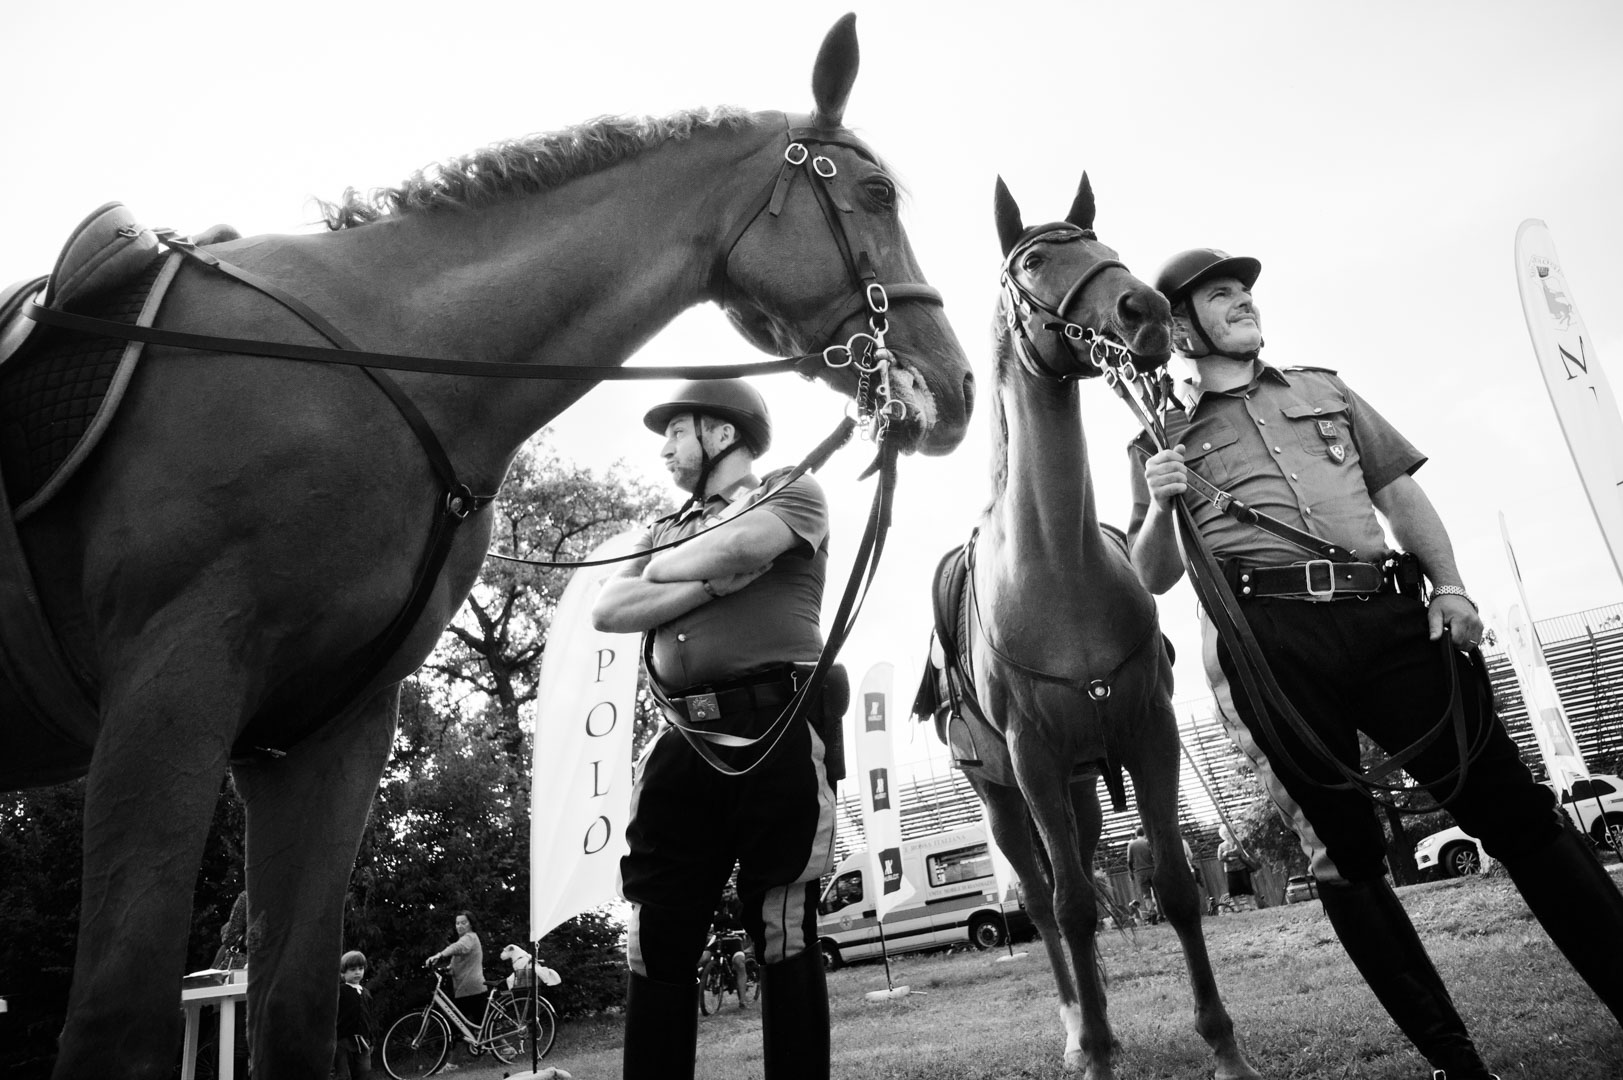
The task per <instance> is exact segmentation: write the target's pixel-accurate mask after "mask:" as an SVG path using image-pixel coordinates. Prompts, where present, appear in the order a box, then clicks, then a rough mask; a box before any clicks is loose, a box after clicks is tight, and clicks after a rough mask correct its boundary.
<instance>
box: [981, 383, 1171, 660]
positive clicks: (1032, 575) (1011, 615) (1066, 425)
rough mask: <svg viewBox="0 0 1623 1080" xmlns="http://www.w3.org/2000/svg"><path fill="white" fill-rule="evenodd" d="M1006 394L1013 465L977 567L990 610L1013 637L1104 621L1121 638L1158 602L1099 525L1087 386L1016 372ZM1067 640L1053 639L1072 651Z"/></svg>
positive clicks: (1003, 387)
mask: <svg viewBox="0 0 1623 1080" xmlns="http://www.w3.org/2000/svg"><path fill="white" fill-rule="evenodd" d="M1000 388H1001V391H1002V394H1001V396H1002V399H1003V400H1002V404H1003V408H1004V415H1005V420H1006V423H1007V427H1008V442H1007V446H1006V447H1005V450H1006V453H1007V468H1006V470H1005V475H1004V478H1003V481H1002V484H1001V491H1000V492H999V493H998V494H997V495H996V496H995V497H994V501H993V503H992V505H991V507H990V508H989V509H988V512H987V520H986V521H985V523H984V524H983V528H982V532H983V535H984V536H985V537H986V541H987V544H988V545H989V548H990V551H989V552H988V556H989V557H983V558H982V559H981V560H980V562H978V563H977V565H978V566H981V567H984V568H985V570H986V571H989V573H988V575H987V578H986V579H985V580H984V581H982V582H981V584H982V586H983V587H984V588H985V589H986V590H987V591H988V593H989V594H990V601H989V603H990V606H991V607H992V608H993V609H994V610H995V611H996V612H997V617H998V619H999V621H1000V622H1001V623H1002V624H1003V625H1004V626H1005V627H1007V628H1008V629H1009V630H1010V631H1011V632H1012V631H1013V630H1014V627H1015V625H1016V624H1018V625H1024V626H1027V627H1028V628H1029V629H1031V630H1032V631H1034V632H1036V633H1038V634H1043V633H1045V632H1046V631H1048V630H1054V629H1057V628H1059V627H1060V626H1061V625H1062V624H1063V625H1073V626H1081V625H1090V626H1091V625H1095V624H1096V625H1098V626H1102V627H1104V628H1106V631H1107V633H1106V637H1107V638H1108V639H1109V640H1111V641H1113V640H1114V637H1115V636H1116V635H1118V634H1119V633H1120V631H1121V629H1122V628H1123V627H1126V626H1134V625H1137V624H1138V623H1139V622H1141V621H1142V620H1143V619H1144V618H1147V617H1148V616H1149V615H1151V614H1152V613H1153V610H1154V606H1153V603H1154V602H1153V601H1152V600H1151V599H1150V597H1149V594H1148V593H1147V592H1146V591H1145V590H1144V587H1143V586H1142V585H1141V584H1140V583H1139V582H1138V579H1137V577H1136V576H1135V575H1134V573H1133V571H1132V567H1131V565H1130V564H1129V563H1128V562H1127V561H1126V560H1125V559H1124V558H1123V557H1122V555H1121V551H1120V549H1119V548H1118V547H1117V545H1116V543H1115V541H1114V540H1113V539H1112V538H1110V537H1108V536H1106V535H1105V533H1104V531H1103V529H1101V527H1100V524H1099V517H1098V514H1097V512H1096V510H1095V506H1094V495H1093V477H1092V474H1091V472H1090V471H1089V462H1088V447H1087V439H1086V437H1085V435H1084V434H1083V431H1082V416H1081V404H1080V396H1079V394H1080V391H1079V389H1078V386H1077V384H1076V383H1075V382H1065V383H1058V382H1054V381H1051V380H1046V379H1035V378H1032V377H1031V376H1028V375H1026V374H1024V373H1022V372H1007V373H1006V374H1005V375H1004V379H1003V382H1002V384H1001V387H1000ZM1063 636H1064V635H1061V634H1057V633H1056V634H1053V635H1051V637H1050V640H1051V641H1052V642H1053V643H1054V644H1056V645H1060V646H1062V647H1063V646H1066V645H1067V643H1065V642H1063V641H1061V638H1063Z"/></svg>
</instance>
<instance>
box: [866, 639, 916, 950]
mask: <svg viewBox="0 0 1623 1080" xmlns="http://www.w3.org/2000/svg"><path fill="white" fill-rule="evenodd" d="M895 682H896V668H895V666H894V665H892V664H889V663H885V662H884V661H881V662H880V663H877V664H875V665H874V666H873V667H871V668H869V669H868V673H867V674H866V675H864V676H863V677H862V684H861V687H860V689H859V691H858V693H857V698H856V706H857V708H859V709H861V710H862V712H861V713H860V715H858V717H857V724H856V728H857V731H856V736H857V737H856V740H855V741H856V759H857V777H858V779H859V780H860V781H861V783H862V831H863V832H864V833H866V834H867V837H868V867H869V871H870V875H869V880H871V881H873V882H876V883H877V886H878V890H879V893H878V895H877V896H876V897H875V898H874V907H875V909H876V910H877V912H878V916H879V919H880V921H884V918H885V916H886V915H887V914H889V913H890V912H891V911H892V910H893V909H895V908H896V906H897V905H898V904H901V903H902V902H903V901H905V900H907V899H909V898H910V897H912V895H913V893H914V891H915V885H914V883H913V882H912V881H909V880H908V878H907V874H906V872H905V871H904V870H903V867H902V806H901V797H900V795H899V794H898V793H897V791H896V788H895V774H896V766H895V758H896V754H895V747H894V746H893V745H892V742H891V725H892V723H893V722H894V721H895V719H896V717H897V716H898V715H899V714H898V713H897V711H896V695H895Z"/></svg>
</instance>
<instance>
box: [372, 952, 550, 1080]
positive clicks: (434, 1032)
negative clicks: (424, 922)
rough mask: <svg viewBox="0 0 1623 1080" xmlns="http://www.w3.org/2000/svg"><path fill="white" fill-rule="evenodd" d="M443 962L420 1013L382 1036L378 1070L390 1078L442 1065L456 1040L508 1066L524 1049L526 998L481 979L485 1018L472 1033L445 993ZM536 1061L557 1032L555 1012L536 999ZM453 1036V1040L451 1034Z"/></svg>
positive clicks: (404, 1078) (413, 1077) (411, 1077)
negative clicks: (484, 991) (486, 992)
mask: <svg viewBox="0 0 1623 1080" xmlns="http://www.w3.org/2000/svg"><path fill="white" fill-rule="evenodd" d="M450 970H451V965H450V964H448V963H444V964H436V965H435V966H434V994H433V996H432V997H430V998H429V1000H428V1004H427V1005H425V1006H423V1007H422V1008H421V1009H417V1010H415V1011H413V1012H409V1013H407V1014H406V1015H405V1016H402V1017H401V1018H400V1019H398V1020H396V1021H395V1022H394V1023H393V1024H391V1025H390V1026H389V1031H388V1033H387V1034H386V1035H384V1036H383V1068H384V1069H385V1070H386V1071H387V1072H388V1074H389V1075H390V1076H392V1077H394V1080H420V1078H421V1077H425V1076H430V1075H432V1074H434V1073H436V1072H439V1071H440V1070H441V1069H442V1068H444V1067H445V1063H446V1061H447V1060H448V1059H449V1058H450V1056H451V1047H452V1045H453V1044H454V1040H455V1039H457V1038H460V1039H461V1040H462V1041H463V1042H465V1043H467V1044H468V1049H469V1050H470V1051H471V1052H472V1053H473V1054H474V1055H475V1056H478V1055H480V1054H483V1053H485V1052H486V1051H489V1052H490V1053H491V1054H493V1055H494V1056H495V1057H496V1059H497V1060H498V1061H500V1062H502V1063H503V1064H510V1063H512V1062H513V1061H514V1060H515V1059H517V1058H518V1056H519V1055H520V1054H521V1053H528V1052H529V1049H530V1041H529V1038H530V1009H529V1006H530V997H529V994H527V993H525V994H522V995H520V996H517V997H515V996H514V994H513V992H512V991H511V990H509V989H508V988H507V982H506V980H505V979H496V980H491V979H486V980H485V985H486V986H487V987H489V988H490V995H489V996H488V997H487V998H486V999H485V1018H484V1020H483V1021H481V1022H480V1024H479V1025H478V1029H477V1030H475V1027H474V1025H473V1023H472V1022H471V1021H469V1020H468V1018H467V1017H466V1016H464V1015H463V1013H462V1010H461V1009H459V1008H457V1007H456V1002H454V1001H452V1000H451V997H450V995H449V994H447V993H446V992H445V976H446V974H447V973H449V972H450ZM535 1000H536V1002H537V1003H538V1005H539V1011H538V1012H537V1014H536V1025H537V1027H536V1040H535V1043H536V1047H537V1048H538V1050H539V1053H538V1054H537V1055H536V1056H537V1057H545V1056H546V1055H547V1051H549V1050H551V1049H552V1041H553V1039H554V1037H556V1035H557V1033H558V1014H557V1012H556V1011H554V1010H553V1008H552V1003H551V1002H549V1001H548V1000H547V999H546V998H544V997H539V996H538V997H536V999H535ZM453 1029H454V1030H455V1032H456V1034H455V1035H454V1036H453V1034H452V1031H453Z"/></svg>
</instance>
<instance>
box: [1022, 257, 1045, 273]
mask: <svg viewBox="0 0 1623 1080" xmlns="http://www.w3.org/2000/svg"><path fill="white" fill-rule="evenodd" d="M1047 261H1048V260H1047V259H1045V258H1043V253H1042V252H1040V251H1032V252H1028V253H1027V255H1026V257H1025V258H1023V259H1021V260H1020V269H1022V270H1024V271H1025V272H1026V273H1028V274H1035V273H1036V272H1037V271H1038V270H1041V269H1042V265H1043V263H1045V262H1047Z"/></svg>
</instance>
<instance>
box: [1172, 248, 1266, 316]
mask: <svg viewBox="0 0 1623 1080" xmlns="http://www.w3.org/2000/svg"><path fill="white" fill-rule="evenodd" d="M1261 273H1262V263H1260V262H1258V261H1257V260H1256V259H1253V258H1251V257H1250V256H1248V255H1230V254H1229V253H1228V252H1226V251H1219V250H1217V249H1216V248H1190V249H1189V250H1188V251H1180V252H1178V254H1176V255H1174V256H1172V258H1170V259H1168V260H1167V261H1166V263H1165V264H1163V265H1162V267H1161V272H1160V273H1158V274H1156V275H1155V288H1156V291H1157V292H1159V293H1160V294H1161V295H1162V296H1165V297H1166V298H1167V301H1168V303H1170V304H1171V305H1172V306H1173V307H1177V306H1178V305H1179V304H1180V303H1182V302H1183V301H1185V300H1187V299H1188V298H1189V293H1190V291H1191V290H1193V289H1194V287H1195V286H1196V285H1199V284H1200V283H1201V282H1203V281H1210V280H1211V279H1212V278H1214V277H1233V278H1237V279H1239V282H1240V284H1242V285H1244V286H1245V287H1246V288H1247V289H1249V288H1251V287H1252V286H1253V285H1255V284H1256V283H1257V277H1258V275H1260V274H1261Z"/></svg>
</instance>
